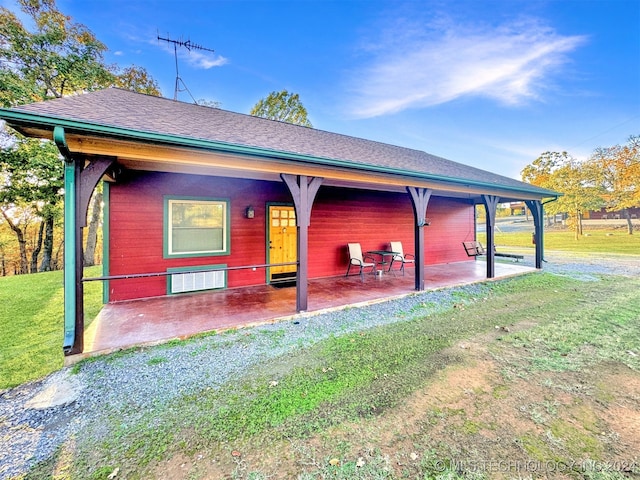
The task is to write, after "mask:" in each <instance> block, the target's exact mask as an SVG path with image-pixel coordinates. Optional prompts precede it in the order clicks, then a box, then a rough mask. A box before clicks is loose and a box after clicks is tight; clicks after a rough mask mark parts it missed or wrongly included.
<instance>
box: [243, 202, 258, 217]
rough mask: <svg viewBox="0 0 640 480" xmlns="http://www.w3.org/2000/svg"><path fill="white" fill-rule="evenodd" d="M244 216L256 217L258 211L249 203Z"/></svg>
mask: <svg viewBox="0 0 640 480" xmlns="http://www.w3.org/2000/svg"><path fill="white" fill-rule="evenodd" d="M244 216H245V217H246V218H254V217H255V216H256V211H255V210H254V209H253V207H252V206H251V205H249V206H248V207H247V208H245V210H244Z"/></svg>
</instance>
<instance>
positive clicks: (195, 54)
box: [150, 40, 229, 70]
mask: <svg viewBox="0 0 640 480" xmlns="http://www.w3.org/2000/svg"><path fill="white" fill-rule="evenodd" d="M178 41H182V40H178ZM150 43H151V42H150ZM153 43H154V44H156V45H158V46H159V47H160V48H161V49H162V50H164V51H165V52H167V53H170V54H171V55H174V54H175V50H174V46H173V45H171V44H169V43H167V42H162V41H160V40H154V41H153ZM177 52H178V59H179V60H183V61H185V62H187V63H188V64H189V65H190V66H192V67H193V68H200V69H203V70H209V69H210V68H213V67H221V66H222V65H226V64H227V63H229V60H228V59H227V58H226V57H223V56H222V55H215V54H214V53H213V52H209V51H205V50H202V51H201V50H198V49H197V48H195V47H193V46H191V49H190V50H187V49H186V47H184V46H183V45H178V47H177Z"/></svg>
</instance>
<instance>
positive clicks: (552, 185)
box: [521, 152, 602, 240]
mask: <svg viewBox="0 0 640 480" xmlns="http://www.w3.org/2000/svg"><path fill="white" fill-rule="evenodd" d="M521 174H522V180H523V181H525V182H528V183H531V184H532V185H536V186H538V187H542V188H548V189H551V190H555V191H557V192H560V193H562V194H563V195H562V196H561V197H559V198H558V200H557V201H556V202H553V203H549V204H547V206H546V207H545V208H546V210H547V211H548V212H549V213H551V214H555V213H567V214H568V215H569V219H568V220H569V224H570V225H571V226H572V227H573V229H574V232H575V239H576V240H577V239H578V238H579V237H580V235H582V217H583V214H584V212H586V211H588V210H593V209H596V208H600V206H601V205H602V198H601V195H600V193H601V190H600V189H599V187H598V185H597V182H596V177H595V176H594V172H593V171H592V170H591V169H590V168H588V166H587V165H585V164H583V163H581V162H579V161H577V160H576V159H575V158H573V157H572V156H571V155H569V154H568V153H567V152H561V153H560V152H545V153H543V154H542V155H540V156H539V157H538V158H537V159H535V160H534V161H533V162H532V163H531V164H530V165H527V166H526V167H525V168H524V169H523V170H522V172H521Z"/></svg>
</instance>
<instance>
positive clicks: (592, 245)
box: [478, 229, 640, 255]
mask: <svg viewBox="0 0 640 480" xmlns="http://www.w3.org/2000/svg"><path fill="white" fill-rule="evenodd" d="M486 238H487V237H486V234H485V233H479V234H478V241H479V242H481V243H482V244H483V245H486ZM495 243H496V245H497V246H510V247H531V248H534V245H533V244H532V242H531V233H527V232H518V233H501V232H496V233H495ZM544 248H545V250H562V251H572V252H592V253H622V254H631V255H640V232H639V233H637V234H635V235H628V234H627V233H626V232H625V231H624V230H621V229H616V230H614V229H609V230H605V229H597V230H592V231H585V235H583V236H581V237H580V238H579V239H578V240H575V238H574V234H573V232H571V231H569V230H547V231H545V232H544Z"/></svg>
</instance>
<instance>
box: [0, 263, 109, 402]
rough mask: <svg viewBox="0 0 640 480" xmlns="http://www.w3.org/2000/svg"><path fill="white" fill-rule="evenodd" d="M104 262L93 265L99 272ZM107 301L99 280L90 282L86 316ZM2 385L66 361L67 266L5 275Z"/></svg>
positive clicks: (1, 284) (0, 291) (0, 293)
mask: <svg viewBox="0 0 640 480" xmlns="http://www.w3.org/2000/svg"><path fill="white" fill-rule="evenodd" d="M100 269H101V267H90V268H87V270H86V275H87V276H97V275H98V274H99V272H100V271H101V270H100ZM101 307H102V289H101V285H100V284H99V283H98V282H92V283H88V284H86V285H85V317H86V318H87V319H88V320H91V319H93V318H95V316H96V315H97V314H98V312H99V311H100V308H101ZM0 319H1V320H0V331H1V332H2V334H1V336H0V390H3V389H5V388H10V387H14V386H16V385H19V384H21V383H24V382H28V381H29V380H35V379H37V378H40V377H43V376H44V375H47V374H49V373H51V372H53V371H55V370H58V369H60V368H61V367H62V362H63V358H64V356H63V353H62V340H63V321H64V320H63V279H62V272H61V271H57V272H46V273H35V274H31V275H16V276H12V277H0Z"/></svg>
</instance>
